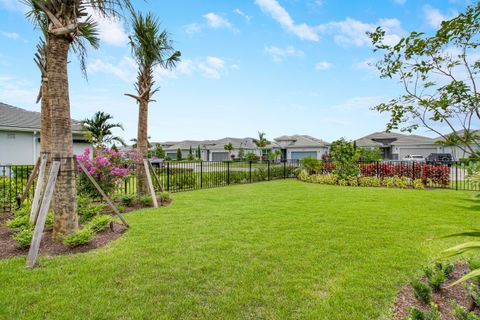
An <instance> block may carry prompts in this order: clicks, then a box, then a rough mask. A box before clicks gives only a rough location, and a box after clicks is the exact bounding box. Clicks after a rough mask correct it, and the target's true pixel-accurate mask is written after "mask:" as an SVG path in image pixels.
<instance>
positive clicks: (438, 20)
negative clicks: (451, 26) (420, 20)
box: [423, 5, 457, 28]
mask: <svg viewBox="0 0 480 320" xmlns="http://www.w3.org/2000/svg"><path fill="white" fill-rule="evenodd" d="M423 12H424V14H425V18H426V19H427V22H428V24H429V25H430V26H432V27H434V28H439V27H440V26H441V24H442V21H445V20H449V19H451V18H453V17H454V16H456V15H457V13H456V12H453V11H452V12H450V14H449V15H446V14H443V13H441V12H440V10H438V9H436V8H434V7H432V6H430V5H426V6H424V7H423Z"/></svg>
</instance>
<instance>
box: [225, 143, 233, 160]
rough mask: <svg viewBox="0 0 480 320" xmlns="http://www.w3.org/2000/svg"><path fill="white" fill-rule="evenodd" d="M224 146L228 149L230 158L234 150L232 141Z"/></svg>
mask: <svg viewBox="0 0 480 320" xmlns="http://www.w3.org/2000/svg"><path fill="white" fill-rule="evenodd" d="M223 148H224V149H225V150H226V151H228V158H229V159H230V157H231V154H232V150H233V144H232V143H231V142H229V143H227V144H226V145H224V146H223Z"/></svg>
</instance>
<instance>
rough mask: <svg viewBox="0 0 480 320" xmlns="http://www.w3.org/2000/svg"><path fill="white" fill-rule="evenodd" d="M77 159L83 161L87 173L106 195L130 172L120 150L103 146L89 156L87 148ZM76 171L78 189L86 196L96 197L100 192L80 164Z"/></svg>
mask: <svg viewBox="0 0 480 320" xmlns="http://www.w3.org/2000/svg"><path fill="white" fill-rule="evenodd" d="M77 160H78V161H80V162H81V163H83V165H84V166H85V168H86V169H87V170H88V173H89V174H90V175H92V177H93V178H94V179H95V180H96V182H97V183H98V185H99V186H100V187H101V188H102V189H103V191H105V193H106V194H107V195H111V194H112V193H113V192H114V191H115V189H116V188H117V187H118V186H119V185H120V184H121V183H122V182H123V181H124V179H125V177H126V176H128V175H129V174H130V170H129V169H128V164H129V161H128V160H127V159H126V158H125V156H124V154H123V153H122V152H118V151H115V150H113V149H108V148H105V147H103V148H98V149H95V151H94V154H93V156H92V157H90V149H89V148H87V149H85V151H84V152H83V154H81V155H78V156H77ZM78 171H79V178H78V181H79V191H80V192H81V193H82V194H84V195H87V196H91V197H98V196H99V195H100V194H99V193H98V191H97V189H96V188H95V186H94V185H93V184H92V182H91V181H90V180H89V179H88V177H87V175H85V173H84V172H83V171H82V169H81V167H80V166H78Z"/></svg>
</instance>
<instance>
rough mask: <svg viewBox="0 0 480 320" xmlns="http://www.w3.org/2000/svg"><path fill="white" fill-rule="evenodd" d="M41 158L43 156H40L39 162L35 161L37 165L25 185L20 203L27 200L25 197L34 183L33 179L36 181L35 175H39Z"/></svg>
mask: <svg viewBox="0 0 480 320" xmlns="http://www.w3.org/2000/svg"><path fill="white" fill-rule="evenodd" d="M40 159H41V158H40V157H38V159H37V163H35V167H33V171H32V173H31V174H30V177H28V181H27V185H26V186H25V189H24V190H23V193H22V196H21V197H20V203H23V201H25V199H26V198H27V197H28V192H29V191H30V188H31V187H32V185H33V181H35V177H36V176H37V173H38V170H39V169H40V163H41V160H40Z"/></svg>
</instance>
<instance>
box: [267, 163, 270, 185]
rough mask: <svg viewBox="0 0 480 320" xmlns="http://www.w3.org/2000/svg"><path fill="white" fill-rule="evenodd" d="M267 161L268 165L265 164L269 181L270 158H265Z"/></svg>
mask: <svg viewBox="0 0 480 320" xmlns="http://www.w3.org/2000/svg"><path fill="white" fill-rule="evenodd" d="M267 161H268V165H267V180H268V181H270V160H267Z"/></svg>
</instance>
